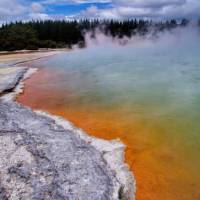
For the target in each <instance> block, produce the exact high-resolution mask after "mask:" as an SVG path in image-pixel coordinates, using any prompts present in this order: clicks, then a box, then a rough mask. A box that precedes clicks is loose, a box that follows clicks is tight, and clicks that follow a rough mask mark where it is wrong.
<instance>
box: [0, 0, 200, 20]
mask: <svg viewBox="0 0 200 200" xmlns="http://www.w3.org/2000/svg"><path fill="white" fill-rule="evenodd" d="M84 3H90V4H93V3H94V5H92V6H90V7H89V8H86V9H85V10H82V11H80V12H79V13H74V14H71V15H68V16H64V13H63V14H62V13H58V14H56V13H54V15H49V14H48V12H47V10H48V9H47V8H48V6H50V5H51V7H52V8H53V6H55V5H61V6H62V5H69V4H73V5H77V6H79V5H80V4H84ZM95 3H109V5H110V6H109V7H106V8H98V7H97V4H95ZM199 10H200V0H41V1H39V2H38V1H37V2H36V1H34V0H32V1H27V0H0V23H2V22H5V21H14V20H30V19H50V18H51V19H63V18H66V19H71V18H82V17H84V18H86V17H87V18H115V19H117V18H118V19H125V18H135V17H139V18H153V19H163V18H173V17H191V18H192V17H195V18H198V17H200V12H199Z"/></svg>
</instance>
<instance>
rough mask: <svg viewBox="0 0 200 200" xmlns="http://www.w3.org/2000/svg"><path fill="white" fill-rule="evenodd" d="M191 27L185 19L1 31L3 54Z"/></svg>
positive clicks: (35, 25)
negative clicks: (88, 38)
mask: <svg viewBox="0 0 200 200" xmlns="http://www.w3.org/2000/svg"><path fill="white" fill-rule="evenodd" d="M188 24H189V21H188V20H186V19H183V20H182V21H180V22H177V21H176V20H174V19H173V20H170V21H165V22H152V21H148V20H136V19H135V20H124V21H116V20H87V19H85V20H80V21H76V20H73V21H51V20H48V21H31V22H15V23H9V24H3V25H2V26H1V27H0V51H13V50H22V49H28V50H37V49H39V48H63V47H71V46H72V45H74V44H77V45H79V47H84V46H85V34H86V33H90V34H91V37H95V33H96V30H99V31H101V32H102V33H103V34H105V35H107V36H111V37H113V38H123V37H129V38H131V37H132V36H134V35H136V34H139V35H146V34H147V33H149V32H150V31H151V32H152V30H153V33H154V34H156V33H157V32H161V31H165V30H169V31H170V30H171V29H174V28H176V27H179V26H180V27H183V26H187V25H188ZM199 24H200V22H199Z"/></svg>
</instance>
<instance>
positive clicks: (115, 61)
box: [19, 33, 200, 200]
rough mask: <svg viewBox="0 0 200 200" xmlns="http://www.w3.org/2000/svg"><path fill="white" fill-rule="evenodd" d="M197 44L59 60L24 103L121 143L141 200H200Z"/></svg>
mask: <svg viewBox="0 0 200 200" xmlns="http://www.w3.org/2000/svg"><path fill="white" fill-rule="evenodd" d="M199 38H200V37H198V34H196V33H190V34H188V33H187V34H186V33H178V34H175V35H170V34H169V35H165V36H163V37H162V38H161V39H157V40H146V39H139V40H137V41H132V42H131V43H130V44H129V45H126V46H119V45H118V44H116V43H112V42H107V43H102V44H99V45H91V46H90V47H88V48H87V49H81V50H78V49H75V50H73V51H70V52H66V53H62V54H59V55H56V56H54V57H51V58H48V59H46V60H43V61H40V62H36V63H34V65H37V66H39V67H40V69H41V73H39V74H38V75H35V76H33V78H32V79H30V80H28V81H27V83H26V85H27V87H26V88H27V89H26V90H25V93H24V94H23V95H22V96H21V97H19V101H21V102H23V103H25V104H27V105H29V106H32V107H33V108H39V109H44V110H47V111H49V112H52V113H55V114H59V115H62V116H64V117H66V118H67V119H69V120H71V121H72V122H73V123H74V124H75V125H77V126H79V127H81V128H83V129H84V130H86V131H87V132H89V133H90V134H92V135H96V136H98V137H103V138H106V139H113V138H116V137H119V138H120V139H122V140H123V142H125V143H126V144H127V145H128V150H127V156H126V159H127V162H128V163H129V165H130V167H131V169H132V170H133V172H134V174H135V176H136V180H137V199H138V200H148V199H151V200H161V199H163V200H172V199H176V200H198V199H199V198H200V192H199V188H200V173H199V169H200V159H199V156H200V123H199V122H200V54H199V52H200V40H199ZM45 74H49V75H48V76H45ZM36 91H37V92H36ZM33 92H36V93H35V94H36V95H34V96H32V93H33ZM30 96H31V100H30ZM47 98H48V101H47Z"/></svg>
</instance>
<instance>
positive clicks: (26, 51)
mask: <svg viewBox="0 0 200 200" xmlns="http://www.w3.org/2000/svg"><path fill="white" fill-rule="evenodd" d="M68 50H69V48H56V49H46V48H42V49H38V50H17V51H0V56H2V55H13V54H31V53H39V52H40V53H44V52H45V53H46V52H52V51H68Z"/></svg>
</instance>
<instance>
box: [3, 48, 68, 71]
mask: <svg viewBox="0 0 200 200" xmlns="http://www.w3.org/2000/svg"><path fill="white" fill-rule="evenodd" d="M64 51H69V49H51V50H38V51H27V50H25V51H14V52H0V67H1V66H10V65H15V64H20V63H21V62H27V61H32V60H37V59H40V58H43V57H48V56H53V55H56V54H59V53H61V52H64Z"/></svg>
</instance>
